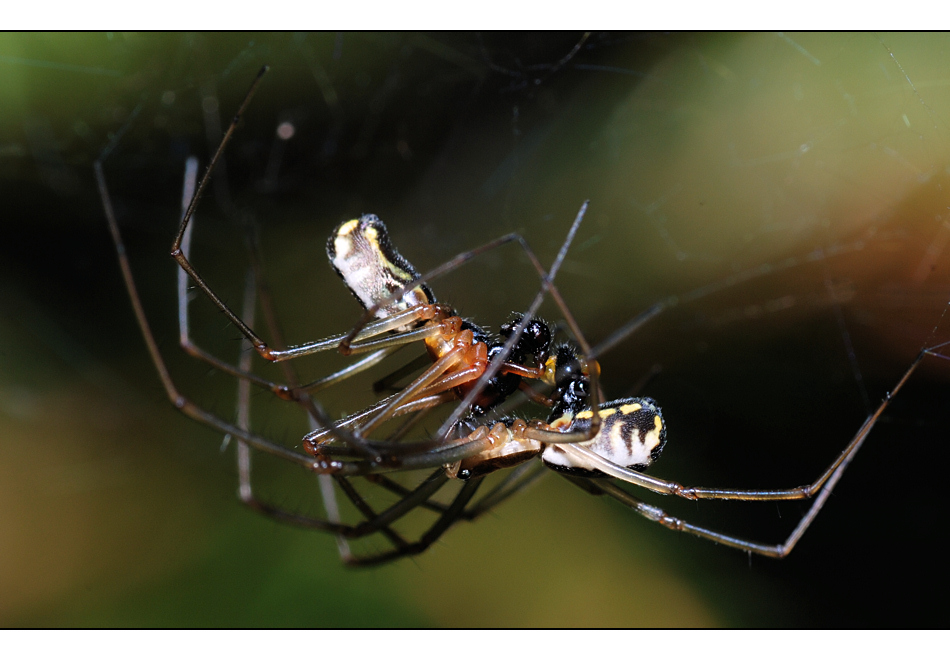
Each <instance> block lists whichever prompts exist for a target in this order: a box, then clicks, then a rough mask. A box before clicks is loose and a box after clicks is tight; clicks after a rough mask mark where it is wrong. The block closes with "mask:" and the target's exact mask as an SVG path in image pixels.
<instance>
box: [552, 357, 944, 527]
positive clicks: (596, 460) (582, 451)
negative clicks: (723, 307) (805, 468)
mask: <svg viewBox="0 0 950 660" xmlns="http://www.w3.org/2000/svg"><path fill="white" fill-rule="evenodd" d="M944 345H945V344H941V345H938V346H932V347H930V348H925V349H923V350H921V351H920V353H919V354H918V355H917V358H916V359H915V360H914V361H913V362H912V363H911V365H910V366H909V367H908V368H907V370H906V371H905V372H904V374H903V375H902V376H901V378H900V380H898V381H897V384H896V385H895V386H894V388H893V389H892V390H891V392H890V393H888V395H887V397H885V399H884V401H882V402H881V404H880V405H879V406H878V407H877V409H876V410H875V411H874V412H873V413H871V414H870V415H869V416H868V418H867V419H866V420H865V421H864V423H863V424H862V425H861V427H860V428H859V429H858V431H857V433H855V435H854V437H853V438H852V439H851V441H850V442H849V443H848V444H847V446H846V447H845V448H844V449H843V450H842V451H841V453H840V454H838V456H837V458H835V460H834V461H832V463H831V464H830V465H829V466H828V467H827V468H826V469H825V470H824V472H822V474H821V475H820V476H819V477H818V478H817V479H816V480H815V481H814V482H812V483H811V484H808V485H805V486H800V487H798V488H787V489H777V490H751V489H738V488H707V487H696V486H689V487H687V486H683V485H681V484H678V483H676V482H674V481H667V480H665V479H659V478H657V477H652V476H648V475H645V474H642V473H639V472H636V471H634V470H629V469H627V468H624V467H621V466H619V465H616V464H615V463H612V462H611V461H608V460H607V459H605V458H603V457H602V456H599V455H598V454H595V453H594V452H592V451H590V450H589V449H587V448H585V447H579V446H577V445H570V444H564V445H560V446H561V447H562V448H563V449H564V451H565V452H568V453H573V454H575V455H577V456H578V457H581V458H582V459H583V460H589V461H591V463H593V464H595V465H596V466H597V469H598V470H600V471H602V472H604V473H605V474H607V475H609V476H611V477H615V478H616V479H619V480H621V481H625V482H627V483H631V484H634V485H636V486H642V487H643V488H646V489H647V490H651V491H653V492H655V493H660V494H663V495H676V496H678V497H682V498H684V499H688V500H698V499H717V500H739V501H773V500H801V499H809V498H812V497H815V496H816V495H819V494H820V496H819V497H818V498H817V499H816V500H815V504H813V505H812V510H811V511H810V512H809V514H808V516H806V518H808V519H809V520H810V518H811V517H814V514H817V512H818V509H820V508H821V505H822V504H823V503H824V499H825V497H827V495H826V493H827V492H830V490H831V487H832V486H834V484H835V483H836V482H837V481H838V479H839V478H840V477H841V474H842V473H843V472H844V469H845V468H846V467H847V465H848V463H850V461H851V459H852V458H853V457H854V455H855V454H856V453H857V451H858V450H859V449H860V448H861V445H862V444H864V441H865V440H866V439H867V436H868V434H869V433H870V432H871V430H872V429H873V428H874V425H875V424H876V423H877V421H878V419H879V418H880V417H881V415H882V414H883V413H884V410H886V409H887V406H888V405H889V404H890V402H891V400H892V398H893V397H894V396H895V395H897V393H898V392H900V390H901V388H903V386H904V384H905V383H906V382H907V381H908V379H909V378H910V376H911V375H912V374H913V373H914V371H915V370H916V369H917V367H918V366H919V365H920V363H921V362H922V361H923V359H924V358H925V357H927V356H928V355H933V356H938V357H943V356H941V355H940V354H939V353H937V352H936V349H938V348H940V347H941V346H944ZM645 506H646V505H645ZM806 527H807V525H806ZM802 531H804V530H802Z"/></svg>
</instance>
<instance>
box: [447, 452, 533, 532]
mask: <svg viewBox="0 0 950 660" xmlns="http://www.w3.org/2000/svg"><path fill="white" fill-rule="evenodd" d="M548 472H549V470H548V469H546V468H545V467H544V465H543V464H542V463H541V462H540V461H527V462H525V463H522V464H521V465H519V466H518V467H516V468H513V469H512V470H510V471H509V472H508V474H507V475H505V478H504V479H503V480H502V481H501V482H499V483H498V484H497V485H495V487H494V488H492V489H491V490H490V491H489V492H487V493H485V495H483V496H482V497H481V498H480V499H479V500H478V501H477V502H475V504H473V505H472V506H471V507H469V508H468V509H466V510H465V514H464V517H465V519H466V520H474V519H475V518H478V517H479V516H481V515H482V514H484V513H486V512H488V511H489V510H491V509H494V508H495V507H496V506H498V505H499V504H501V503H502V502H504V501H505V500H507V499H508V498H509V497H511V496H512V495H514V494H515V493H518V492H520V491H522V490H524V489H525V488H527V487H528V486H530V485H531V484H533V483H534V482H535V481H537V480H538V479H539V478H541V477H542V476H544V475H545V474H547V473H548Z"/></svg>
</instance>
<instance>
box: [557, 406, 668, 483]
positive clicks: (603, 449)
mask: <svg viewBox="0 0 950 660" xmlns="http://www.w3.org/2000/svg"><path fill="white" fill-rule="evenodd" d="M593 416H594V415H593V413H592V412H591V411H590V410H584V411H581V412H579V413H577V414H576V415H575V416H574V418H573V420H572V421H571V423H570V425H569V426H568V428H567V429H566V430H568V431H572V432H578V431H580V432H583V431H586V430H588V429H590V423H591V419H593ZM600 418H601V426H600V430H599V431H598V432H597V435H595V436H594V437H593V438H591V439H590V440H588V441H587V442H582V443H580V446H582V447H587V448H588V449H590V450H591V451H593V452H595V453H597V454H599V455H600V456H603V457H604V458H606V459H607V460H609V461H611V462H612V463H616V464H617V465H621V466H623V467H626V468H629V469H631V470H637V471H639V472H642V471H643V470H645V469H647V468H648V467H649V466H650V465H651V464H652V463H653V461H655V460H656V459H657V458H659V457H660V453H661V452H662V451H663V447H664V445H665V444H666V424H664V422H663V415H662V413H661V412H660V408H659V407H658V406H657V405H656V402H654V401H653V399H647V398H629V399H618V400H616V401H611V402H609V403H606V404H604V407H603V408H602V409H601V410H600ZM541 459H542V460H543V461H544V462H545V464H546V465H547V466H548V467H551V468H553V469H555V470H561V471H565V472H570V473H573V474H577V475H580V476H588V477H603V476H606V475H604V473H603V472H600V471H599V470H597V469H596V468H595V467H593V466H591V465H587V464H586V463H584V462H583V461H582V460H581V459H579V458H576V457H575V456H574V455H572V454H567V453H566V452H564V450H562V449H561V448H560V447H559V446H558V445H556V444H552V445H548V447H547V448H546V449H545V450H544V453H543V454H542V455H541Z"/></svg>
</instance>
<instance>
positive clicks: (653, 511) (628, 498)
mask: <svg viewBox="0 0 950 660" xmlns="http://www.w3.org/2000/svg"><path fill="white" fill-rule="evenodd" d="M852 456H853V454H852ZM849 462H850V457H849V459H848V460H847V461H845V462H844V463H842V464H841V465H839V466H838V468H837V469H836V470H835V471H834V472H833V473H832V475H831V477H830V478H829V479H828V481H827V482H826V483H825V484H824V486H823V487H822V489H821V492H820V493H819V495H818V497H816V498H815V500H814V501H813V502H812V505H811V507H809V509H808V513H806V514H805V516H804V517H803V518H802V519H801V520H800V521H799V523H798V525H796V527H795V529H794V530H792V532H791V534H789V535H788V537H787V538H786V539H785V541H784V542H783V543H776V544H766V543H759V542H757V541H750V540H748V539H742V538H739V537H736V536H730V535H728V534H724V533H722V532H717V531H714V530H711V529H707V528H705V527H700V526H699V525H693V524H692V523H689V522H686V521H685V520H682V519H680V518H676V517H674V516H671V515H669V514H667V513H666V512H665V511H663V509H661V508H660V507H657V506H653V505H652V504H647V503H646V502H644V501H642V500H640V499H638V498H636V497H634V496H633V495H631V494H630V493H628V492H627V491H626V490H624V489H623V488H620V487H619V486H618V485H617V484H614V483H609V482H608V483H598V484H596V485H593V484H591V486H593V487H590V486H585V485H582V484H580V483H578V482H579V481H589V480H586V479H579V478H577V477H569V476H567V475H564V476H565V477H566V478H567V479H568V480H570V481H571V482H573V483H575V484H576V485H578V486H580V487H581V488H583V489H584V490H586V491H587V492H589V493H592V494H594V495H597V494H606V495H609V496H610V497H613V498H614V499H616V500H617V501H619V502H621V503H623V504H624V505H626V506H628V507H630V508H631V509H633V510H634V511H636V512H637V513H639V514H640V515H641V516H643V517H644V518H646V519H647V520H652V521H653V522H656V523H659V524H661V525H663V526H664V527H666V528H667V529H672V530H673V531H676V532H686V533H687V534H692V535H693V536H698V537H700V538H704V539H706V540H709V541H713V542H715V543H719V544H722V545H725V546H729V547H730V548H736V549H737V550H744V551H746V552H752V553H755V554H757V555H764V556H766V557H775V558H781V557H785V556H787V555H788V554H789V553H790V552H791V551H792V549H793V548H794V547H795V544H797V543H798V540H799V539H800V538H801V537H802V535H803V534H804V533H805V530H807V529H808V527H809V526H810V525H811V523H812V521H813V520H814V519H815V517H816V516H817V515H818V512H819V511H820V510H821V508H822V507H823V506H824V504H825V501H826V500H827V499H828V497H829V496H830V495H831V490H832V489H833V488H834V486H835V484H836V483H837V482H838V479H840V478H841V475H842V474H843V473H844V470H845V468H846V467H847V465H848V463H849ZM598 491H599V492H598Z"/></svg>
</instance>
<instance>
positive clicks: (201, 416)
mask: <svg viewBox="0 0 950 660" xmlns="http://www.w3.org/2000/svg"><path fill="white" fill-rule="evenodd" d="M93 168H94V170H95V173H96V181H97V184H98V187H99V196H100V199H101V201H102V205H103V211H104V213H105V216H106V220H107V222H108V224H109V231H110V233H111V234H112V240H113V242H114V244H115V247H116V256H117V257H118V260H119V268H120V270H121V271H122V278H123V281H124V283H125V287H126V290H127V291H128V294H129V300H130V302H131V303H132V308H133V311H134V312H135V317H136V321H137V322H138V325H139V329H140V330H141V332H142V337H143V339H144V340H145V344H146V346H147V348H148V351H149V355H150V356H151V358H152V363H153V364H154V365H155V370H156V371H157V372H158V376H159V379H160V380H161V381H162V386H163V387H164V389H165V394H166V395H167V396H168V399H169V400H170V401H171V402H172V404H173V405H174V406H175V407H176V408H178V409H179V410H181V411H182V412H183V413H184V414H185V415H187V416H189V417H191V418H192V419H194V420H197V421H199V422H202V423H204V424H207V425H208V426H211V427H212V428H216V429H218V430H219V431H221V432H222V433H225V434H231V435H232V436H234V437H237V438H240V439H242V440H244V441H245V442H247V444H248V445H250V446H251V447H253V448H255V449H258V450H260V451H263V452H266V453H269V454H273V455H275V456H279V457H281V458H284V459H286V460H288V461H290V462H292V463H296V464H298V465H302V466H303V467H306V468H311V469H313V468H319V467H320V465H319V464H317V463H316V462H315V461H314V460H313V459H312V458H310V457H308V456H306V455H305V454H300V453H297V452H295V451H292V450H290V449H287V448H286V447H283V446H282V445H279V444H276V443H274V442H271V441H270V440H267V439H266V438H263V437H261V436H258V435H255V434H253V433H249V432H246V431H244V430H243V429H241V428H240V427H238V426H235V425H234V424H231V423H229V422H227V421H225V420H224V419H222V418H220V417H218V416H217V415H214V414H212V413H209V412H208V411H206V410H204V409H203V408H201V407H200V406H198V405H197V404H195V403H194V402H193V401H191V400H190V399H188V398H187V397H185V396H184V395H183V394H182V393H181V392H180V391H179V390H178V388H177V387H176V386H175V383H174V381H173V380H172V377H171V374H170V373H169V371H168V367H167V366H166V364H165V360H164V358H162V355H161V352H160V351H159V350H158V344H157V343H156V341H155V336H154V334H153V333H152V329H151V326H150V325H149V323H148V318H147V317H146V316H145V310H144V308H143V307H142V301H141V298H140V297H139V294H138V290H137V288H136V286H135V280H134V278H133V275H132V269H131V266H130V265H129V260H128V255H127V254H126V249H125V243H124V242H123V240H122V235H121V234H120V232H119V225H118V223H117V222H116V219H115V212H114V210H113V208H112V199H111V197H110V196H109V191H108V187H107V185H106V180H105V174H104V173H103V168H102V160H101V159H99V160H96V162H95V163H94V164H93Z"/></svg>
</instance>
